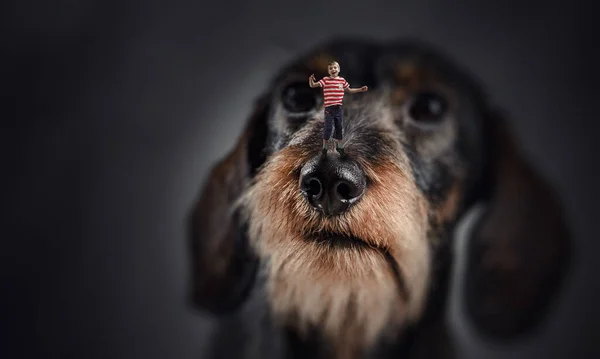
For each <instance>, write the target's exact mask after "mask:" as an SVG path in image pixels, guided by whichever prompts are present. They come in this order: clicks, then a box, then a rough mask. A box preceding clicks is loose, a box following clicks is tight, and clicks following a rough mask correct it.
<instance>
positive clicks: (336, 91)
mask: <svg viewBox="0 0 600 359" xmlns="http://www.w3.org/2000/svg"><path fill="white" fill-rule="evenodd" d="M319 83H320V84H321V86H322V87H323V95H324V96H325V107H327V106H333V105H341V104H342V100H343V98H344V89H346V88H348V87H350V84H348V82H347V81H346V80H345V79H344V78H343V77H340V76H338V77H336V78H333V77H330V76H327V77H323V78H322V79H320V80H319Z"/></svg>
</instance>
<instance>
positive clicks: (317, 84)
mask: <svg viewBox="0 0 600 359" xmlns="http://www.w3.org/2000/svg"><path fill="white" fill-rule="evenodd" d="M308 85H309V86H310V87H322V86H321V82H315V74H312V75H310V77H309V78H308Z"/></svg>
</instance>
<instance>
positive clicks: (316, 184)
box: [306, 177, 323, 197]
mask: <svg viewBox="0 0 600 359" xmlns="http://www.w3.org/2000/svg"><path fill="white" fill-rule="evenodd" d="M322 191H323V188H322V186H321V182H320V181H319V180H318V179H316V178H314V177H313V178H311V179H310V180H309V181H308V184H307V186H306V193H307V194H309V195H311V196H313V197H318V196H319V195H321V192H322Z"/></svg>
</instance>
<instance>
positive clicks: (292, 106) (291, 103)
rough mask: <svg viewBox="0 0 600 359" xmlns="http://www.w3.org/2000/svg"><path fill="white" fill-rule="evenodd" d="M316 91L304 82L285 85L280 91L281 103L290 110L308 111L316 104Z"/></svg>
mask: <svg viewBox="0 0 600 359" xmlns="http://www.w3.org/2000/svg"><path fill="white" fill-rule="evenodd" d="M317 95H318V92H317V91H315V89H314V88H310V87H309V86H308V84H306V83H304V82H296V83H293V84H291V85H288V86H286V87H285V88H284V89H283V92H282V95H281V96H282V98H281V100H282V101H283V105H284V106H285V108H286V110H288V111H290V112H308V111H310V110H312V109H313V108H315V107H316V106H317V100H318V96H317Z"/></svg>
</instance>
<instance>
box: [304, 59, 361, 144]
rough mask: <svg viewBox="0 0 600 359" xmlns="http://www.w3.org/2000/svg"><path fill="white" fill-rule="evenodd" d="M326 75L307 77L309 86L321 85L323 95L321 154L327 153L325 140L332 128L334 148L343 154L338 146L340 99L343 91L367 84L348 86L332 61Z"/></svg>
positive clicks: (340, 130) (352, 91)
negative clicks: (323, 114) (323, 123)
mask: <svg viewBox="0 0 600 359" xmlns="http://www.w3.org/2000/svg"><path fill="white" fill-rule="evenodd" d="M327 72H329V76H328V77H323V78H322V79H321V80H319V81H318V82H315V75H314V74H312V75H310V77H309V78H308V84H309V85H310V87H322V88H323V95H324V97H325V128H324V131H323V154H327V141H329V139H330V138H331V135H332V133H331V132H332V130H333V141H334V143H335V147H336V150H337V151H338V152H339V153H340V155H343V154H344V149H343V148H342V147H341V146H340V143H339V141H341V140H342V100H343V98H344V92H348V93H357V92H365V91H367V86H363V87H361V88H350V84H348V82H347V81H346V80H345V79H344V78H343V77H341V76H339V73H340V65H339V64H338V63H337V62H336V61H332V62H330V63H329V65H328V66H327Z"/></svg>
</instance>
